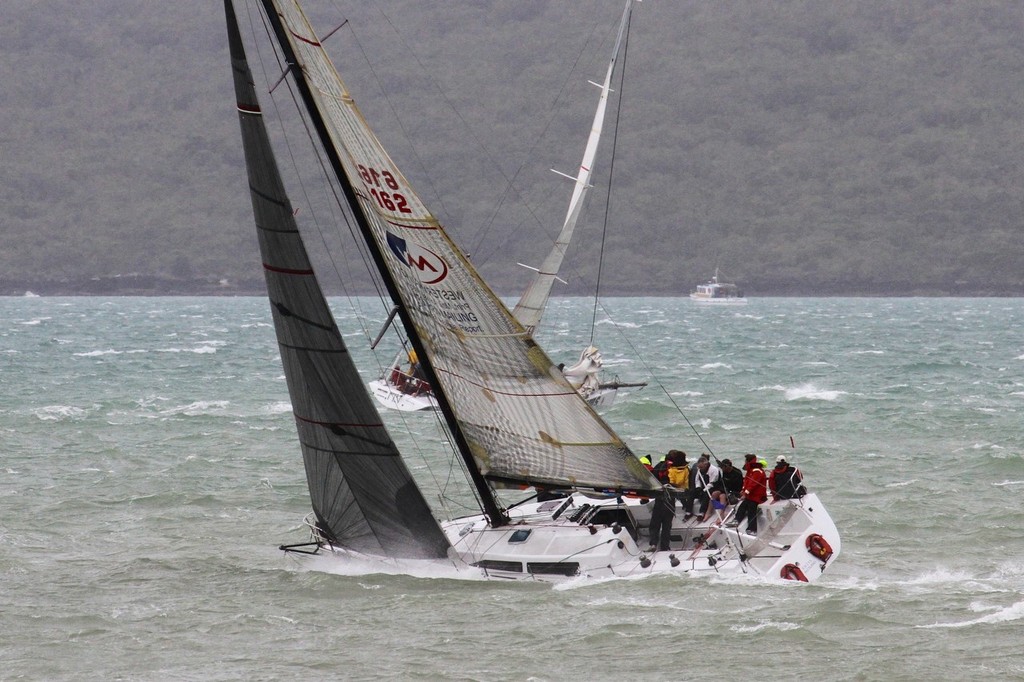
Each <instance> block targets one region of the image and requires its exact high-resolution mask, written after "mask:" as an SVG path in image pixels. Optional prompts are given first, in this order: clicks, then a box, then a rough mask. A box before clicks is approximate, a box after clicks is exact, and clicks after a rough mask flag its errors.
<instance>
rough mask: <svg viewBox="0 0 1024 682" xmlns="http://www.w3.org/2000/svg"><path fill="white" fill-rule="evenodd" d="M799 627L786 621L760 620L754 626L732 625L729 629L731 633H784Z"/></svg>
mask: <svg viewBox="0 0 1024 682" xmlns="http://www.w3.org/2000/svg"><path fill="white" fill-rule="evenodd" d="M799 628H800V626H799V625H797V624H796V623H789V622H787V621H771V620H761V621H758V623H757V624H756V625H732V626H730V627H729V629H730V630H732V631H733V632H739V633H745V634H749V633H752V632H760V631H761V630H780V631H782V632H785V631H787V630H797V629H799Z"/></svg>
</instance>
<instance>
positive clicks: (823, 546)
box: [807, 533, 832, 563]
mask: <svg viewBox="0 0 1024 682" xmlns="http://www.w3.org/2000/svg"><path fill="white" fill-rule="evenodd" d="M807 551H808V552H810V553H811V554H812V555H813V556H814V557H815V558H817V559H819V560H821V562H822V563H825V562H827V561H828V560H829V559H831V558H832V545H830V544H828V541H827V540H826V539H825V538H823V537H821V536H820V535H818V534H817V533H811V534H810V535H808V536H807Z"/></svg>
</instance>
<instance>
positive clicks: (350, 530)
mask: <svg viewBox="0 0 1024 682" xmlns="http://www.w3.org/2000/svg"><path fill="white" fill-rule="evenodd" d="M224 9H225V12H226V14H227V22H228V40H229V44H230V49H231V64H232V69H233V71H234V81H235V94H236V97H237V99H238V115H239V120H240V124H241V128H242V141H243V145H244V148H245V159H246V167H247V169H248V174H249V187H250V193H251V196H252V206H253V213H254V215H255V218H256V227H257V233H258V235H259V245H260V253H261V256H262V258H263V270H264V273H265V276H266V282H267V293H268V295H269V298H270V303H271V310H272V313H273V318H274V329H275V330H276V332H277V340H278V346H279V348H280V352H281V361H282V363H283V365H284V370H285V377H286V378H287V381H288V392H289V394H290V396H291V402H292V408H293V410H294V413H295V423H296V425H297V427H298V432H299V441H300V442H301V446H302V456H303V460H304V462H305V467H306V478H307V481H308V483H309V494H310V497H311V498H312V502H313V510H314V512H315V514H316V519H317V526H318V528H319V530H320V533H321V534H322V535H323V536H324V537H326V538H327V539H328V540H329V541H330V542H331V543H332V544H334V545H339V546H343V547H348V548H350V549H353V550H356V551H360V552H365V553H369V554H376V555H380V554H383V555H386V556H392V557H398V558H440V557H445V556H446V552H447V549H448V547H449V544H448V541H447V539H446V538H445V536H444V534H443V533H442V531H441V529H440V527H439V525H438V523H437V521H436V520H435V519H434V517H433V515H432V514H431V511H430V508H429V506H428V505H427V503H426V500H424V499H423V495H422V494H421V493H420V491H419V489H418V488H417V487H416V485H415V483H414V482H413V479H412V476H411V474H410V473H409V470H408V468H407V467H406V466H405V464H404V462H403V461H402V458H401V457H400V456H399V453H398V449H397V448H396V447H395V444H394V443H393V442H392V440H391V437H390V436H389V435H388V433H387V431H386V430H385V429H384V426H383V424H382V423H381V419H380V415H379V414H378V413H377V410H376V408H375V407H374V405H373V402H372V401H371V399H370V397H369V396H368V395H367V394H366V392H365V391H362V390H358V391H354V390H352V387H353V386H360V387H361V385H362V381H361V379H360V377H359V373H358V371H357V370H356V367H355V365H354V364H353V362H352V359H351V357H350V356H349V353H348V350H347V349H346V347H345V344H344V342H343V341H342V338H341V334H340V333H339V331H338V327H337V325H336V324H335V322H334V319H333V317H332V316H331V312H330V309H329V308H328V305H327V301H326V300H325V299H324V296H323V293H322V291H321V289H320V285H319V283H318V282H317V279H316V277H315V276H314V274H313V269H312V266H311V265H310V261H309V258H308V256H307V254H306V248H305V246H304V245H303V242H302V238H301V236H300V235H299V231H298V229H297V227H296V224H295V219H294V217H293V213H292V208H291V205H290V203H289V201H288V197H287V196H286V194H285V190H284V185H283V183H282V181H281V177H280V175H279V173H278V169H277V163H276V162H275V160H274V156H273V151H272V149H271V146H270V140H269V138H268V136H267V131H266V128H265V126H264V123H263V117H262V114H261V112H260V107H259V102H258V100H257V98H256V91H255V88H254V87H253V81H252V75H251V73H250V70H249V66H248V63H247V62H246V58H245V51H244V48H243V46H242V42H241V38H240V36H239V31H238V24H237V20H236V18H235V13H234V10H233V8H232V3H231V0H225V3H224Z"/></svg>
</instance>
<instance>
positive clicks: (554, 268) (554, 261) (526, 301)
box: [512, 0, 632, 334]
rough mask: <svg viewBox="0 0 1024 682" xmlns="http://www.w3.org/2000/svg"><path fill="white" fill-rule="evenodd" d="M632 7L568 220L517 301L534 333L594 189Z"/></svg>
mask: <svg viewBox="0 0 1024 682" xmlns="http://www.w3.org/2000/svg"><path fill="white" fill-rule="evenodd" d="M631 7H632V0H627V1H626V8H625V9H624V10H623V11H622V21H621V22H620V23H619V33H618V36H617V37H616V38H615V47H614V48H613V49H612V60H611V62H610V63H609V64H608V71H607V72H606V73H605V76H604V82H603V83H602V84H601V86H600V87H601V95H600V97H599V98H598V102H597V112H596V113H595V114H594V124H593V125H592V126H591V127H590V137H588V138H587V145H586V147H584V149H583V160H582V161H581V162H580V169H579V172H578V173H577V174H576V184H575V185H574V186H573V189H572V197H570V199H569V210H568V212H566V214H565V221H564V222H563V223H562V230H561V232H559V233H558V238H557V239H555V245H554V247H553V248H552V249H551V252H550V253H549V254H548V256H547V258H545V259H544V263H543V264H542V265H541V266H540V270H538V271H537V273H536V274H535V275H534V276H533V279H532V280H531V281H530V285H529V286H528V287H527V289H526V291H525V292H523V296H522V298H520V299H519V302H518V303H516V307H515V309H514V310H513V311H512V313H513V314H514V315H515V316H516V319H517V320H519V321H520V322H522V323H523V326H524V327H526V329H527V330H528V331H529V332H530V333H531V334H532V333H533V331H534V330H535V329H536V328H537V326H538V325H539V324H540V320H541V318H542V317H543V316H544V308H545V307H547V304H548V298H549V297H550V296H551V287H552V286H553V285H554V283H555V278H556V277H557V276H558V270H559V268H561V267H562V261H563V260H564V259H565V252H566V249H568V248H569V243H570V242H571V241H572V234H573V232H574V231H575V230H576V222H577V221H578V220H579V217H580V212H581V211H582V210H583V201H584V199H586V197H587V190H588V189H590V187H591V185H590V175H591V173H592V169H593V167H594V159H595V158H596V157H597V145H598V143H599V142H600V141H601V130H602V128H603V127H604V112H605V109H606V107H607V105H608V93H609V92H611V86H612V74H613V73H614V72H615V62H616V60H617V59H618V56H619V46H620V45H621V44H622V37H623V35H625V33H626V27H627V26H628V25H629V14H630V10H631Z"/></svg>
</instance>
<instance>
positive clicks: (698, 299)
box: [690, 294, 747, 305]
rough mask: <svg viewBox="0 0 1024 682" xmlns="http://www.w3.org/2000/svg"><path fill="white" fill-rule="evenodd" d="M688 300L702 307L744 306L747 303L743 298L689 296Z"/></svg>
mask: <svg viewBox="0 0 1024 682" xmlns="http://www.w3.org/2000/svg"><path fill="white" fill-rule="evenodd" d="M690 300H691V301H693V302H694V303H701V304H704V305H746V303H747V299H746V298H743V297H734V298H726V297H719V298H709V297H707V296H698V295H697V294H690Z"/></svg>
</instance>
